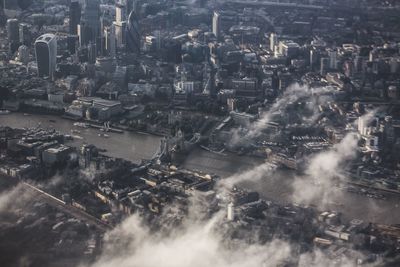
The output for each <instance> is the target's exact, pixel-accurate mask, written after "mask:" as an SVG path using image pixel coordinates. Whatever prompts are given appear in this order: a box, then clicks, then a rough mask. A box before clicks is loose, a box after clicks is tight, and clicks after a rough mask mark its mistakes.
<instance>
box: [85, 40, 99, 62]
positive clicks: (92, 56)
mask: <svg viewBox="0 0 400 267" xmlns="http://www.w3.org/2000/svg"><path fill="white" fill-rule="evenodd" d="M87 49H88V62H89V63H90V64H94V63H96V56H97V49H96V44H94V43H89V44H88V46H87Z"/></svg>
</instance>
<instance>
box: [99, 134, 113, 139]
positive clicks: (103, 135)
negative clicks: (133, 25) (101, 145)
mask: <svg viewBox="0 0 400 267" xmlns="http://www.w3.org/2000/svg"><path fill="white" fill-rule="evenodd" d="M98 136H100V137H104V138H109V137H110V136H109V135H108V134H104V133H99V134H98Z"/></svg>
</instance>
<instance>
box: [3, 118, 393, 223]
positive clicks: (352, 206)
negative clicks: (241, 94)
mask: <svg viewBox="0 0 400 267" xmlns="http://www.w3.org/2000/svg"><path fill="white" fill-rule="evenodd" d="M39 123H40V125H41V127H42V128H49V129H56V130H58V131H60V132H62V133H65V134H71V129H76V130H79V131H80V133H79V134H77V135H79V136H81V137H82V139H75V140H74V141H72V142H71V143H69V144H70V145H72V146H79V145H81V144H82V143H84V142H85V143H89V144H94V145H96V146H97V147H99V148H104V149H106V150H107V152H106V153H105V154H106V155H108V156H112V157H118V158H124V159H127V160H131V161H133V162H140V160H141V159H150V158H151V157H152V156H153V155H154V154H155V153H156V152H157V150H158V148H159V145H160V139H161V137H158V136H154V135H147V134H139V133H132V132H124V133H123V134H118V133H107V134H109V135H110V137H109V138H104V137H100V136H98V134H99V133H100V132H99V130H97V129H92V128H90V129H83V128H77V127H75V126H73V123H74V122H73V121H70V120H66V119H63V118H60V117H56V116H51V115H29V116H25V115H24V114H22V113H11V114H9V115H2V116H0V125H3V126H10V127H14V128H24V127H36V126H37V125H38V124H39ZM261 164H263V160H262V159H256V158H252V157H246V156H237V155H233V154H228V155H226V156H223V155H217V154H214V153H211V152H208V151H205V150H202V149H200V148H196V149H194V150H193V151H192V152H191V153H190V154H189V155H188V156H187V157H186V159H185V160H184V162H183V163H182V166H181V167H184V168H187V169H191V170H199V171H203V172H206V173H211V174H217V175H219V176H221V177H222V178H227V177H229V176H231V175H234V174H236V175H237V174H239V175H238V176H244V175H241V173H245V172H246V171H248V170H252V169H254V168H255V167H257V166H259V165H261ZM294 179H295V177H294V175H293V173H292V172H289V171H278V172H275V173H273V174H266V175H264V176H263V177H262V179H260V180H255V179H252V178H251V175H250V178H249V179H247V180H244V181H242V182H241V183H240V185H242V186H244V187H245V188H248V189H250V190H255V191H258V192H260V194H261V196H263V197H264V198H266V199H271V200H273V201H275V202H278V203H282V204H285V203H291V202H293V201H294V200H293V194H294V189H293V181H294ZM307 190H309V191H310V190H311V191H312V190H318V187H317V186H316V185H313V184H309V185H307ZM329 194H330V199H329V202H328V203H326V204H325V206H324V209H329V210H336V211H340V212H342V213H343V215H344V217H346V218H349V219H350V218H358V219H362V220H365V221H371V222H376V223H384V224H399V223H400V207H399V204H400V198H399V196H393V195H388V196H387V199H386V200H379V199H371V198H367V197H366V196H363V195H357V194H354V193H349V192H347V191H346V190H340V189H338V188H335V187H333V188H332V189H331V190H330V192H329ZM322 197H324V196H321V198H322ZM311 204H312V205H315V206H317V207H321V205H320V204H321V199H319V198H316V199H314V200H313V201H312V202H311Z"/></svg>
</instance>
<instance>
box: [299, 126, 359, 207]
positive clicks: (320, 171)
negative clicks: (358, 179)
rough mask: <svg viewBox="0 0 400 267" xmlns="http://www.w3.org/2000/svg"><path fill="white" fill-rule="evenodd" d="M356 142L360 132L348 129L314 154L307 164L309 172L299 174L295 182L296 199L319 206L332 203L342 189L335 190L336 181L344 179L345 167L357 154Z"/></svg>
mask: <svg viewBox="0 0 400 267" xmlns="http://www.w3.org/2000/svg"><path fill="white" fill-rule="evenodd" d="M357 146H358V138H357V136H356V135H355V134H354V133H348V134H347V135H346V136H345V137H344V138H343V140H342V141H341V142H340V143H338V144H336V145H334V146H333V147H332V148H331V149H329V150H327V151H323V152H320V153H318V154H316V155H313V156H312V157H311V158H310V160H309V163H308V164H307V168H306V175H303V176H301V177H297V178H296V179H295V181H294V182H293V184H292V187H293V196H292V198H293V201H294V202H297V203H302V204H311V203H318V204H319V208H320V209H323V208H324V207H325V206H326V205H327V204H329V203H331V202H332V201H333V199H334V198H335V197H337V196H338V194H341V190H336V188H337V187H336V184H338V183H340V182H343V181H344V180H345V174H344V173H343V171H342V170H343V167H344V165H345V164H346V163H347V162H348V161H350V160H352V159H354V158H355V157H356V155H357ZM316 200H318V201H316Z"/></svg>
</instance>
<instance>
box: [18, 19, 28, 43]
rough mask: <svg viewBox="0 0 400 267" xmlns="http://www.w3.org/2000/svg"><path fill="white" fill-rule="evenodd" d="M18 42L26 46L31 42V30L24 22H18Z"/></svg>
mask: <svg viewBox="0 0 400 267" xmlns="http://www.w3.org/2000/svg"><path fill="white" fill-rule="evenodd" d="M19 42H20V43H21V44H23V45H26V46H29V45H30V44H31V32H30V30H29V26H28V24H26V23H20V24H19Z"/></svg>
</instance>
